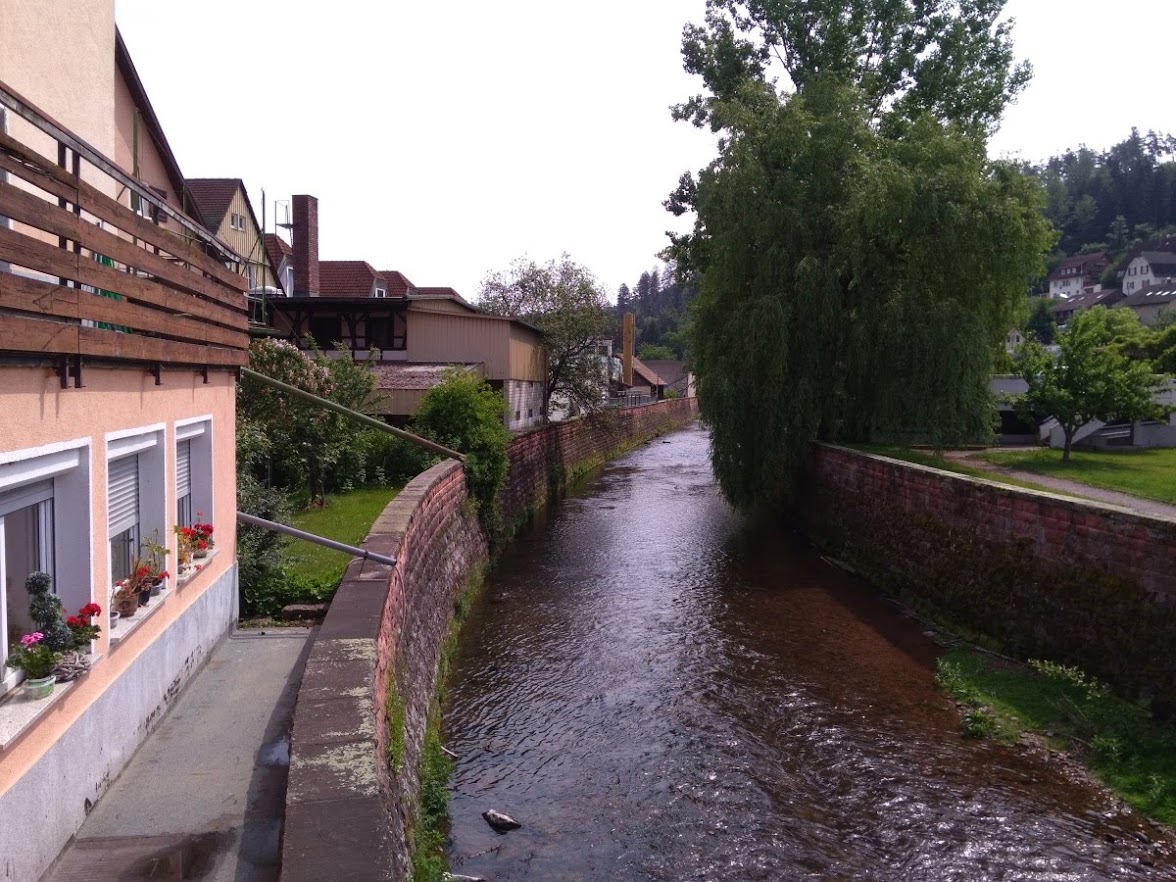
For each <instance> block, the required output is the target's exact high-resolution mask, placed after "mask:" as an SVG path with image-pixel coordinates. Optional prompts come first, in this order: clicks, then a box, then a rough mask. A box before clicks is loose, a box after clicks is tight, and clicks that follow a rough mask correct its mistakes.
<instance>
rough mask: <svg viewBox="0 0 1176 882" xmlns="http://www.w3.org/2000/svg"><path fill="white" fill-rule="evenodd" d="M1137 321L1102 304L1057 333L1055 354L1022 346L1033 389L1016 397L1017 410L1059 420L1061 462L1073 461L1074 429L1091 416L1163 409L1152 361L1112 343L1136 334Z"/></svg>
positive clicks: (1147, 414)
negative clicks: (1062, 441) (1130, 354)
mask: <svg viewBox="0 0 1176 882" xmlns="http://www.w3.org/2000/svg"><path fill="white" fill-rule="evenodd" d="M1138 325H1139V319H1138V318H1137V317H1136V316H1135V313H1133V312H1132V311H1131V310H1127V309H1114V310H1107V309H1105V308H1103V307H1101V306H1098V307H1095V308H1094V309H1088V310H1085V311H1083V312H1080V313H1078V314H1077V315H1075V316H1074V317H1073V318H1072V319H1071V320H1070V322H1069V324H1068V325H1067V326H1066V328H1065V330H1063V331H1059V332H1058V334H1057V337H1056V341H1057V345H1058V354H1057V356H1056V358H1055V357H1054V356H1053V355H1052V354H1051V353H1050V352H1049V350H1048V349H1046V348H1045V347H1044V346H1042V345H1041V344H1040V343H1036V342H1032V341H1031V342H1029V343H1026V344H1025V345H1024V346H1023V347H1022V348H1021V351H1020V353H1019V355H1018V361H1019V365H1020V371H1021V376H1022V377H1024V378H1025V382H1026V383H1028V384H1029V390H1028V391H1027V392H1025V393H1024V394H1023V395H1020V396H1017V398H1016V400H1015V404H1016V407H1017V410H1018V412H1019V413H1020V414H1021V415H1022V416H1025V417H1030V418H1034V419H1039V420H1040V419H1045V418H1048V417H1053V418H1054V419H1056V420H1057V421H1058V425H1059V426H1061V429H1062V433H1063V436H1064V438H1065V444H1064V446H1063V448H1062V461H1063V462H1069V460H1070V448H1071V446H1072V444H1073V442H1074V433H1075V432H1077V431H1078V429H1080V428H1081V427H1082V426H1084V425H1086V424H1087V423H1088V422H1090V421H1091V420H1095V419H1099V420H1106V421H1110V420H1117V419H1122V420H1132V421H1134V420H1141V419H1151V418H1155V417H1159V416H1161V415H1162V414H1163V412H1164V409H1163V408H1162V407H1161V406H1160V405H1158V404H1157V403H1156V401H1155V392H1156V389H1157V386H1158V384H1159V381H1158V378H1157V377H1156V375H1155V374H1153V373H1152V371H1151V367H1150V365H1148V364H1147V363H1146V362H1143V361H1132V360H1131V359H1129V358H1128V357H1127V356H1126V355H1124V354H1123V353H1122V352H1121V351H1120V349H1119V347H1117V346H1113V345H1111V344H1112V343H1113V342H1114V341H1116V340H1117V339H1126V338H1130V337H1132V336H1133V335H1135V334H1136V332H1137V331H1138ZM1133 326H1134V327H1133Z"/></svg>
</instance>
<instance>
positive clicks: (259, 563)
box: [237, 339, 430, 616]
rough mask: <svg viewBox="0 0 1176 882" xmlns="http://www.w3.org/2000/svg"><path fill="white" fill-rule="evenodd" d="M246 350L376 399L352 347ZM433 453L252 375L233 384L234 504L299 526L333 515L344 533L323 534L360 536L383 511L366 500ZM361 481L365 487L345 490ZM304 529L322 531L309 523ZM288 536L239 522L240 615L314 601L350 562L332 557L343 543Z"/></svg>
mask: <svg viewBox="0 0 1176 882" xmlns="http://www.w3.org/2000/svg"><path fill="white" fill-rule="evenodd" d="M249 359H250V367H251V368H253V369H254V370H256V371H258V372H259V373H262V374H265V375H266V376H269V377H272V378H274V379H277V380H280V381H282V382H285V383H288V384H290V385H293V386H296V387H298V388H299V389H302V390H304V391H307V392H310V393H312V394H314V395H318V396H320V397H323V398H328V399H330V400H332V401H334V402H336V403H338V404H342V405H344V406H345V407H349V408H351V409H353V410H358V411H360V412H363V411H364V410H365V409H367V408H368V407H369V406H370V405H371V404H372V402H373V397H374V393H375V377H374V375H373V374H372V371H371V369H370V367H369V366H368V365H367V364H366V363H363V362H355V361H353V360H352V359H351V357H350V353H347V357H345V358H344V357H340V358H330V357H328V356H327V355H326V354H325V353H323V352H320V351H318V350H314V351H312V352H311V353H310V354H307V353H304V352H301V351H300V350H298V349H297V347H295V346H293V345H292V344H290V343H286V342H283V341H275V340H270V339H264V340H256V341H254V342H253V343H252V344H251V345H250V349H249ZM429 456H430V455H429V454H427V453H426V452H424V451H423V450H421V449H420V448H418V447H416V446H414V445H412V444H410V443H409V442H406V441H402V440H400V439H398V438H394V437H392V436H390V435H388V434H386V433H384V432H381V431H379V430H378V429H374V428H365V427H363V426H361V425H359V424H358V423H355V422H353V421H351V420H349V419H347V418H346V417H344V416H342V415H340V414H336V413H333V412H331V411H328V410H325V409H323V408H321V407H319V406H317V405H315V404H312V403H310V402H306V401H303V400H301V399H298V398H295V397H293V396H290V395H288V394H286V393H284V392H282V391H280V390H278V389H275V388H274V387H272V386H269V385H266V384H264V383H262V382H260V381H258V380H256V379H254V378H252V377H249V376H245V377H243V378H242V379H241V381H240V383H238V385H237V508H238V509H239V510H240V511H243V512H246V513H247V514H252V515H256V516H258V517H262V518H265V519H266V520H271V521H276V522H279V523H285V524H290V523H293V524H294V525H295V526H298V525H300V524H301V525H306V524H310V523H313V522H315V521H316V520H317V519H318V518H320V517H321V518H323V519H325V521H327V522H328V523H329V522H331V521H333V520H338V524H337V525H336V526H337V527H338V529H339V530H340V533H339V535H335V534H334V533H332V532H330V530H331V529H332V527H331V526H327V527H326V529H325V532H326V535H327V536H328V537H329V538H333V539H339V540H340V541H345V542H352V541H355V540H362V539H363V537H364V535H366V533H367V530H368V528H369V527H370V526H371V523H372V521H373V520H374V519H375V517H376V515H377V514H379V511H378V510H377V511H375V512H374V513H372V512H371V510H370V509H371V507H372V506H374V505H375V502H374V501H372V500H374V499H375V498H378V497H380V496H383V498H384V499H385V504H386V502H387V500H389V499H391V498H392V492H393V489H394V488H398V487H402V486H403V485H404V482H405V481H407V480H408V479H409V478H411V477H412V476H413V475H416V474H417V473H418V472H420V471H421V470H422V469H424V468H425V467H426V465H427V464H428V462H429V461H430V460H429ZM364 488H366V489H368V490H370V491H371V493H372V496H371V497H367V496H364V495H363V494H361V495H360V496H357V497H353V498H350V497H349V494H351V493H352V492H353V491H355V490H357V489H364ZM340 500H344V501H342V502H341V501H340ZM317 513H321V515H320V514H317ZM365 520H366V523H365ZM303 529H307V530H309V531H310V532H318V531H317V530H316V529H315V527H314V526H303ZM348 536H350V537H352V538H351V539H348V538H346V537H348ZM292 541H293V540H290V539H288V538H286V537H284V536H281V535H279V534H276V533H271V532H269V531H268V530H266V529H264V528H262V527H251V526H245V525H239V526H238V529H237V558H238V561H239V566H240V586H241V587H240V592H241V612H242V614H243V615H245V616H269V615H274V614H275V613H277V612H278V611H279V610H280V609H281V608H282V607H283V606H285V605H286V604H289V603H313V602H317V601H320V600H323V599H325V598H327V597H329V596H330V595H331V594H332V593H333V592H334V589H335V588H336V587H337V585H338V582H339V577H340V576H341V575H342V566H345V565H346V563H345V562H344V563H343V565H342V566H340V564H339V561H340V560H342V557H331V555H336V554H339V553H337V552H328V551H326V549H323V550H322V551H323V553H324V554H325V556H323V557H320V556H319V555H318V553H317V552H308V551H306V550H305V549H304V548H301V547H296V546H294V545H293V544H292ZM302 545H304V543H299V546H302ZM328 561H334V562H333V563H327V562H328Z"/></svg>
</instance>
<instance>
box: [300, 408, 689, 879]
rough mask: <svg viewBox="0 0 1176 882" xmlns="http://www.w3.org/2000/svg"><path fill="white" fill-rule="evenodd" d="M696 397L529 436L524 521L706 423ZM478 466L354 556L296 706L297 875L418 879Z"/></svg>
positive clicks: (404, 502) (476, 542) (519, 444)
mask: <svg viewBox="0 0 1176 882" xmlns="http://www.w3.org/2000/svg"><path fill="white" fill-rule="evenodd" d="M696 414H697V407H696V404H695V401H694V400H693V399H682V400H675V401H667V402H663V403H660V404H657V405H651V406H648V407H642V408H633V409H631V410H625V411H618V412H610V413H608V414H605V415H603V417H602V418H600V419H594V420H576V421H572V422H567V423H559V424H555V425H551V426H547V427H544V428H542V429H537V430H535V431H532V432H528V433H526V434H524V435H520V436H517V437H516V438H515V439H514V441H513V442H512V444H511V447H510V451H509V453H510V459H511V471H510V476H509V478H508V483H507V486H506V488H504V491H503V503H504V512H505V516H506V519H507V521H508V523H518V522H519V521H520V520H521V519H522V518H523V517H524V516H525V515H526V514H527V513H528V512H530V511H533V510H534V509H535V508H537V507H539V506H541V505H542V504H543V503H544V502H545V501H546V500H547V498H548V496H549V494H550V493H551V492H552V491H553V490H558V489H560V488H562V486H563V485H564V484H565V483H566V482H567V481H568V480H569V479H570V478H572V477H574V476H576V475H577V474H580V473H582V472H583V471H585V470H586V469H588V468H590V467H592V466H594V465H598V464H600V463H602V462H604V461H605V460H606V459H607V458H608V457H610V456H612V455H615V454H616V453H618V452H620V451H623V450H626V449H628V448H630V447H633V446H635V445H636V444H639V443H641V442H643V441H646V440H648V439H650V438H653V437H655V436H657V435H659V434H663V433H664V432H667V431H670V430H672V429H674V428H678V427H680V426H682V425H685V424H686V423H688V422H690V421H691V420H692V419H694V417H695V415H696ZM465 493H466V490H465V476H464V472H463V470H462V468H461V466H460V465H459V464H458V463H456V462H454V461H452V460H448V461H446V462H443V463H441V464H439V465H436V466H434V467H433V468H431V469H429V470H428V471H426V472H424V473H422V474H420V475H418V476H417V477H416V478H414V479H413V480H412V481H411V482H409V484H408V485H407V486H406V487H405V488H404V490H402V491H401V492H400V494H399V495H398V496H397V497H396V498H395V499H394V500H392V502H391V503H390V504H389V505H388V507H387V508H386V509H385V510H384V512H383V513H382V514H381V515H380V517H379V519H378V520H377V521H376V523H375V524H373V525H372V530H371V533H370V534H369V535H368V538H367V539H366V540H365V541H364V543H363V547H364V548H366V549H368V550H370V551H373V552H376V553H378V554H382V555H389V556H391V557H394V558H395V559H396V566H394V567H390V566H386V565H383V564H377V563H373V562H369V561H362V560H358V559H357V560H353V561H352V562H351V565H350V566H349V567H348V568H347V572H346V574H345V575H344V577H343V581H342V583H341V584H340V586H339V590H338V592H337V593H336V594H335V598H334V600H333V601H332V603H331V608H330V611H329V612H328V614H327V617H326V620H325V621H324V622H323V624H322V627H321V629H320V631H319V633H318V636H317V637H316V639H315V643H314V646H313V647H312V648H311V652H310V656H309V658H308V659H307V664H306V671H305V673H304V674H303V679H302V685H301V687H300V689H299V693H298V703H297V705H296V707H295V711H294V732H293V737H292V743H291V757H290V780H289V785H288V790H287V795H286V822H285V833H284V838H283V845H282V876H281V878H282V879H283V880H285V882H302V880H307V882H310V880H314V882H318V880H322V879H348V880H350V882H359V880H375V879H381V880H382V879H394V880H400V879H405V878H407V877H408V875H409V873H408V866H409V856H410V851H411V844H410V842H409V831H410V829H411V816H412V814H413V807H414V806H415V804H416V793H417V785H418V773H419V765H420V755H421V749H422V746H423V744H424V739H425V727H426V722H427V719H428V713H429V706H430V703H431V702H432V699H433V695H434V694H435V692H436V688H437V673H438V664H439V662H440V659H441V654H442V651H443V649H444V646H445V643H446V640H447V638H448V635H449V630H450V625H451V621H452V619H453V612H454V604H455V603H456V602H457V600H458V598H459V597H460V596H461V594H462V593H463V591H464V590H465V588H466V586H467V585H468V584H469V583H470V580H471V578H472V577H474V576H475V574H476V573H477V572H478V571H479V570H480V568H481V567H482V566H483V565H484V564H485V563H486V561H487V547H486V541H485V538H484V536H483V534H482V532H481V529H480V527H479V525H478V521H477V518H476V516H475V514H474V509H473V506H471V505H468V504H465V502H464V500H465V498H466V495H465Z"/></svg>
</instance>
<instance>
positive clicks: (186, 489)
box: [174, 417, 212, 527]
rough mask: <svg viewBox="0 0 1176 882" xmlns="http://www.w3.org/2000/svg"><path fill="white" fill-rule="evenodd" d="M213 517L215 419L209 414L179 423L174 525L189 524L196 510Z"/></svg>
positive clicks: (207, 516) (183, 525) (193, 521)
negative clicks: (213, 431)
mask: <svg viewBox="0 0 1176 882" xmlns="http://www.w3.org/2000/svg"><path fill="white" fill-rule="evenodd" d="M197 512H202V513H203V514H204V518H205V520H211V519H212V422H211V420H210V419H209V418H208V417H199V418H197V419H195V420H184V421H182V422H178V423H176V512H175V521H174V525H176V526H182V527H190V526H192V524H194V523H195V522H196V513H197Z"/></svg>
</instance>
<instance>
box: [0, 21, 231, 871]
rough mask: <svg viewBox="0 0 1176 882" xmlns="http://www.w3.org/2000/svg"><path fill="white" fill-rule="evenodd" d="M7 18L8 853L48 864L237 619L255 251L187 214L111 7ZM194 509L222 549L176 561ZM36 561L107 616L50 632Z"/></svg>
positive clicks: (71, 606)
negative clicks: (242, 437) (46, 656)
mask: <svg viewBox="0 0 1176 882" xmlns="http://www.w3.org/2000/svg"><path fill="white" fill-rule="evenodd" d="M0 20H2V21H3V25H2V26H0V31H3V35H4V37H3V39H2V40H0V42H2V43H3V46H2V48H0V131H3V132H4V133H5V135H4V139H3V140H4V147H3V151H2V153H3V160H4V162H3V165H4V171H3V172H0V205H2V208H0V213H2V214H3V215H4V216H5V217H4V220H3V222H0V227H3V231H2V232H3V235H2V236H0V313H2V318H0V390H2V391H0V403H2V406H3V412H4V431H0V819H3V821H2V822H0V866H2V868H3V869H2V870H0V872H3V873H4V876H3V878H5V879H9V880H34V879H40V878H42V877H43V876H44V874H45V873H46V871H47V869H48V868H49V866H50V865H51V864H52V863H53V861H54V860H55V859H56V858H57V856H58V853H59V852H60V851H61V849H62V847H63V846H65V844H66V843H67V842H68V841H69V840H70V839H71V838H72V837H73V836H75V834H76V833H77V832H78V830H79V828H80V827H81V825H82V823H83V821H84V820H85V818H86V816H87V815H88V814H89V813H90V810H91V809H92V808H95V807H97V808H99V809H100V810H101V806H102V800H103V799H104V797H105V794H106V793H107V792H108V791H109V788H110V786H111V783H112V782H113V781H114V780H116V779H117V778H118V776H119V774H120V772H121V771H122V770H123V768H124V767H125V765H126V764H127V762H128V761H129V760H130V758H131V757H132V756H133V755H134V754H135V752H136V750H137V749H138V748H139V746H140V745H141V744H142V742H143V740H144V739H145V738H146V737H147V735H148V734H149V733H150V732H151V731H152V730H153V729H154V728H155V727H156V726H157V725H158V723H159V721H160V719H161V718H162V716H163V715H164V714H165V713H166V711H167V710H168V708H169V707H170V706H171V704H172V702H173V701H174V700H175V697H176V695H177V694H178V693H179V692H180V691H181V690H183V689H184V688H185V686H186V685H187V683H188V681H189V679H190V678H191V676H192V675H193V674H194V673H195V672H196V671H198V670H200V668H201V667H202V665H203V664H204V662H205V661H206V660H207V659H208V657H209V654H210V652H211V651H212V649H213V648H214V647H215V646H216V645H217V644H218V643H219V642H220V640H221V639H222V638H224V637H225V636H226V635H227V634H228V632H229V631H230V629H231V628H232V626H233V624H234V621H235V619H236V610H237V602H238V593H237V585H238V573H237V551H236V548H237V542H236V511H237V504H236V503H237V487H236V473H235V470H234V465H233V459H234V457H233V450H234V449H235V439H234V425H235V424H236V378H237V372H238V370H239V369H240V368H241V367H243V366H244V365H245V364H246V363H247V361H248V344H249V336H248V321H247V312H246V301H245V292H244V288H245V286H244V278H243V276H242V275H241V274H240V273H239V272H238V271H237V267H238V265H239V264H240V262H241V258H240V255H238V254H236V253H235V252H234V251H233V250H232V249H231V248H230V247H229V246H227V245H226V244H225V243H224V242H221V241H220V240H218V239H217V237H216V236H215V235H214V234H213V233H212V232H210V231H209V230H208V229H206V228H205V227H204V226H203V225H202V224H201V223H200V221H199V218H196V217H193V216H192V214H191V213H188V212H185V211H184V210H183V199H182V196H183V177H182V175H180V173H179V168H178V165H177V164H176V161H175V157H174V156H173V155H172V153H171V149H170V147H169V146H168V144H167V139H166V138H165V137H164V135H163V132H162V129H160V128H159V121H158V119H157V118H156V116H155V114H154V112H153V111H152V110H151V105H150V102H149V101H148V100H147V97H146V92H145V91H144V89H143V84H142V82H140V81H139V78H138V75H137V74H136V73H135V70H134V65H133V64H131V61H130V56H129V54H128V52H127V47H126V45H125V44H124V43H123V40H122V38H121V36H120V35H119V34H118V33H117V30H116V28H115V23H114V3H112V2H106V3H36V2H31V3H30V2H2V3H0ZM83 206H84V210H83ZM195 519H199V520H200V521H201V522H202V523H204V522H207V523H212V524H214V525H215V530H216V537H217V538H216V545H215V548H213V549H211V550H210V551H209V553H208V556H207V557H206V558H205V559H204V560H203V562H202V564H201V565H200V566H184V567H183V568H181V566H180V564H181V561H180V559H179V555H180V551H181V546H180V545H179V542H178V536H177V533H176V528H177V527H185V526H186V527H191V526H192V524H193V523H194V520H195ZM151 546H161V547H163V548H165V549H166V551H167V552H168V553H169V557H168V558H167V560H166V563H165V562H164V561H163V560H162V558H161V557H160V556H159V554H160V553H159V552H158V551H154V549H152V550H148V549H149V548H150V547H151ZM153 551H154V553H153ZM147 557H153V558H155V560H154V562H152V563H150V564H149V565H148V566H149V567H150V568H149V569H147V570H146V571H145V572H144V571H141V567H142V566H143V560H142V559H141V558H147ZM163 567H166V569H167V570H168V571H169V572H170V575H167V577H166V578H163V575H166V574H162V575H160V573H159V571H160V570H161V569H162V568H163ZM34 574H38V575H34ZM151 575H160V579H159V583H158V593H157V594H156V593H155V591H153V590H151V586H152V583H153V582H154V581H155V580H153V579H148V578H147V577H148V576H151ZM30 577H34V578H33V579H32V583H31V584H32V585H33V586H36V585H37V584H38V583H40V584H41V585H44V579H45V578H46V577H47V578H48V579H49V580H50V586H48V587H50V589H51V590H52V592H53V596H55V597H56V598H57V600H59V601H60V602H61V603H62V604H64V606H65V612H66V614H67V615H73V616H79V615H80V616H82V617H85V618H86V619H88V620H89V621H90V622H91V624H93V625H95V626H97V629H96V633H92V634H77V635H72V636H71V635H70V633H69V632H68V631H67V632H66V633H65V634H64V635H63V634H61V633H60V631H57V632H56V633H54V629H51V628H45V629H44V630H45V631H46V632H48V635H47V636H41V633H40V632H41V627H42V621H43V620H44V619H43V617H42V616H41V615H39V614H38V613H36V611H35V610H32V609H30V592H29V591H27V590H26V586H27V585H29V584H30V583H29V582H28V581H27V580H28V579H29V578H30ZM136 588H145V589H147V590H148V593H149V594H155V596H152V597H149V598H141V597H140V596H139V595H138V593H137V592H134V589H136ZM132 592H134V593H132ZM116 597H118V600H119V605H120V606H121V610H119V611H117V612H114V611H112V610H111V606H112V602H111V601H112V600H114V599H115V598H116ZM95 608H97V609H95ZM83 611H84V612H83ZM34 635H36V636H34ZM24 637H27V638H29V639H30V641H32V642H36V641H39V640H45V641H46V642H45V648H47V649H50V650H53V651H54V652H57V651H59V650H60V651H66V652H68V653H69V654H68V656H66V657H64V658H62V663H61V664H59V666H58V667H57V668H56V669H55V670H54V671H53V672H52V674H51V676H53V677H56V678H57V679H56V681H53V680H50V679H49V678H42V674H43V672H35V669H33V670H28V669H24V668H22V667H20V666H17V667H10V666H9V665H8V662H10V661H11V662H16V661H19V656H18V655H13V654H12V643H15V644H16V646H17V647H19V646H20V645H21V644H22V642H24V641H23V640H22V638H24ZM16 651H17V653H19V652H20V650H19V649H17V650H16ZM37 681H41V682H37ZM46 681H47V682H46ZM161 774H162V775H164V776H166V771H161ZM91 863H92V862H91ZM107 869H109V868H107ZM90 870H91V875H92V876H94V877H95V878H103V877H105V878H112V874H111V873H110V872H108V871H106V870H103V869H102V868H99V867H97V866H96V865H93V866H91V867H90Z"/></svg>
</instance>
